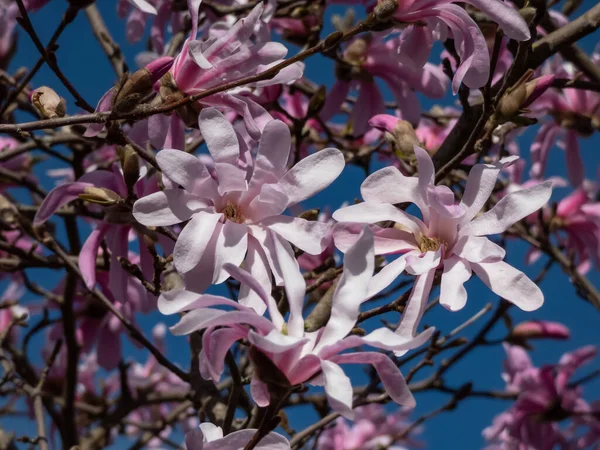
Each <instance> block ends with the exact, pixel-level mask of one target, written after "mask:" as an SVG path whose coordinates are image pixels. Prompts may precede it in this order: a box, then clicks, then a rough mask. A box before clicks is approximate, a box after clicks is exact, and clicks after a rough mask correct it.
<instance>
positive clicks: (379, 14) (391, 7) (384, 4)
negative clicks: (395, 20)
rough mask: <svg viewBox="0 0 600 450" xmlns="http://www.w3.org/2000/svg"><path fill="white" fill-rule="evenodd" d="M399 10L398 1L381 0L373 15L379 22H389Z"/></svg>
mask: <svg viewBox="0 0 600 450" xmlns="http://www.w3.org/2000/svg"><path fill="white" fill-rule="evenodd" d="M397 9H398V0H380V1H379V2H377V6H375V8H374V9H373V14H374V15H375V18H377V20H387V19H389V18H390V17H392V15H393V14H394V13H395V12H396V10H397Z"/></svg>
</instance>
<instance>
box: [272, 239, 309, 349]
mask: <svg viewBox="0 0 600 450" xmlns="http://www.w3.org/2000/svg"><path fill="white" fill-rule="evenodd" d="M269 240H270V241H271V242H272V245H273V247H274V249H275V258H276V260H275V263H276V265H277V266H278V268H279V273H281V274H282V277H283V280H284V282H285V292H286V294H287V299H288V304H289V308H290V316H289V319H288V335H289V336H295V337H297V336H303V335H304V319H303V317H302V308H303V306H304V294H305V293H306V281H304V277H303V276H302V273H300V267H298V261H296V258H295V257H294V251H293V250H292V247H291V245H290V244H289V243H287V242H286V241H284V240H283V239H282V238H281V237H279V236H278V235H276V234H275V233H273V232H269Z"/></svg>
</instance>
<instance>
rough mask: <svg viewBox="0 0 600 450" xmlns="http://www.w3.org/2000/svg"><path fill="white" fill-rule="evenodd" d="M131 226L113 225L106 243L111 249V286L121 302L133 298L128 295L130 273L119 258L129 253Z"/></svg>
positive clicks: (111, 289)
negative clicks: (128, 273)
mask: <svg viewBox="0 0 600 450" xmlns="http://www.w3.org/2000/svg"><path fill="white" fill-rule="evenodd" d="M130 231H131V228H130V227H128V226H119V227H113V229H112V230H111V232H110V233H108V234H107V236H106V245H107V247H108V249H109V250H110V269H109V286H110V291H111V293H112V295H113V296H114V297H115V299H116V300H117V301H118V302H119V303H126V300H131V299H130V297H129V295H128V275H127V272H125V269H123V267H122V266H121V263H120V262H119V260H118V257H119V256H127V255H128V253H129V252H128V244H129V242H128V237H129V232H130Z"/></svg>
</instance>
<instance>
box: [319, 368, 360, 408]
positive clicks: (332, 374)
mask: <svg viewBox="0 0 600 450" xmlns="http://www.w3.org/2000/svg"><path fill="white" fill-rule="evenodd" d="M321 370H322V373H323V381H324V387H325V394H326V395H327V400H328V401H329V404H330V405H331V407H332V408H333V410H334V411H336V412H338V413H340V414H341V415H343V416H344V417H346V418H347V419H353V418H354V411H353V410H352V395H353V391H352V383H351V382H350V378H348V377H347V376H346V374H345V373H344V371H343V370H342V368H341V367H340V366H338V365H337V364H335V363H334V362H331V361H321Z"/></svg>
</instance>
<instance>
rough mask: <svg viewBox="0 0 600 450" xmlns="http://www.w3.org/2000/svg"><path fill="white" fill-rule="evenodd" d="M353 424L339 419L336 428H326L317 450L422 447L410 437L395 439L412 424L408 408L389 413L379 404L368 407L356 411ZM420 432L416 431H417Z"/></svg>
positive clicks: (401, 449) (373, 449)
mask: <svg viewBox="0 0 600 450" xmlns="http://www.w3.org/2000/svg"><path fill="white" fill-rule="evenodd" d="M355 411H356V416H355V418H354V423H353V424H352V425H349V424H348V422H347V421H346V420H344V419H343V418H341V417H340V418H338V419H337V421H336V422H335V426H333V427H331V428H326V429H325V431H323V433H321V435H320V436H319V439H318V440H317V444H316V447H315V448H316V449H317V450H355V449H361V450H379V449H381V448H388V449H390V450H407V449H408V448H420V447H422V443H421V442H418V441H417V440H416V439H415V438H414V437H412V436H411V435H410V434H409V435H407V436H406V437H404V438H402V439H396V440H394V436H397V435H399V434H402V433H404V432H406V430H407V429H408V427H409V425H410V422H409V421H408V419H409V416H410V413H411V412H412V410H411V409H409V408H402V409H400V410H398V411H396V412H394V413H391V414H389V413H388V412H387V411H386V410H385V407H384V406H382V405H379V404H369V405H365V406H360V407H358V408H356V410H355ZM419 431H420V430H419V429H417V432H419Z"/></svg>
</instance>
